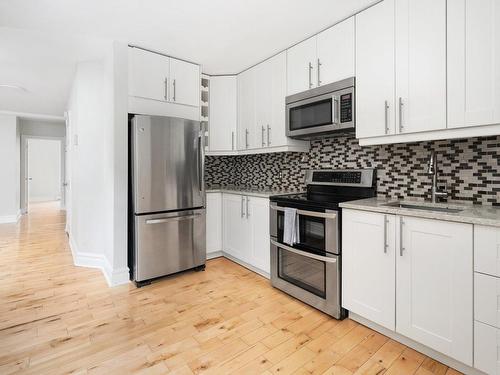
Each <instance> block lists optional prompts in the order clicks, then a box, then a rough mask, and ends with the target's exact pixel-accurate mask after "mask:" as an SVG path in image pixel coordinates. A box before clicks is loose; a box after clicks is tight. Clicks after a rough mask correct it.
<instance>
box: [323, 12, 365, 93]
mask: <svg viewBox="0 0 500 375" xmlns="http://www.w3.org/2000/svg"><path fill="white" fill-rule="evenodd" d="M354 30H355V27H354V17H350V18H348V19H346V20H345V21H342V22H340V23H338V24H336V25H335V26H333V27H330V28H329V29H327V30H325V31H323V32H321V33H319V34H318V37H317V38H318V41H317V48H318V56H317V61H316V77H315V78H316V86H321V85H324V84H327V83H331V82H336V81H340V80H341V79H345V78H349V77H354V65H355V63H354V56H355V52H354V50H355V49H354V39H355V38H354Z"/></svg>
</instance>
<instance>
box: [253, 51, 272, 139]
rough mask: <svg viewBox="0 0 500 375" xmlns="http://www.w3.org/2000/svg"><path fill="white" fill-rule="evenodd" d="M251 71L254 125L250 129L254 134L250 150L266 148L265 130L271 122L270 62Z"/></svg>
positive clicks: (261, 64)
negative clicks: (253, 88) (253, 86)
mask: <svg viewBox="0 0 500 375" xmlns="http://www.w3.org/2000/svg"><path fill="white" fill-rule="evenodd" d="M253 69H254V70H255V76H254V78H255V91H254V95H255V124H254V126H253V127H252V129H251V132H252V133H253V134H254V136H253V137H252V141H253V144H252V148H264V147H266V146H267V140H266V135H267V134H266V133H267V129H268V128H269V127H270V126H271V121H272V119H271V110H272V99H273V95H272V92H271V85H272V80H273V75H272V74H273V71H272V64H271V63H270V60H266V61H264V62H262V63H260V64H258V65H257V66H255V67H254V68H253Z"/></svg>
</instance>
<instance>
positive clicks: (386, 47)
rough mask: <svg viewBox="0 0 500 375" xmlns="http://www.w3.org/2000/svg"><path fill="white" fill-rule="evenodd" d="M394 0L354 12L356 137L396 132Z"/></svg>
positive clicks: (386, 0)
mask: <svg viewBox="0 0 500 375" xmlns="http://www.w3.org/2000/svg"><path fill="white" fill-rule="evenodd" d="M395 124H396V105H395V99H394V0H385V1H382V2H380V3H378V4H377V5H374V6H372V7H371V8H368V9H366V10H365V11H363V12H361V13H359V14H357V15H356V138H365V137H376V136H383V135H386V134H394V133H395V132H396V126H395Z"/></svg>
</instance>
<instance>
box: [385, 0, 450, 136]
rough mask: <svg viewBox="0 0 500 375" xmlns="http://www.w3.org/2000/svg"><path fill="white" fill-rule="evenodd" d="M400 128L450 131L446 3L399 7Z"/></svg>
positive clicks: (413, 2)
mask: <svg viewBox="0 0 500 375" xmlns="http://www.w3.org/2000/svg"><path fill="white" fill-rule="evenodd" d="M395 17H396V22H395V30H396V32H395V43H396V47H395V50H396V99H397V105H398V107H400V108H398V110H397V111H396V113H397V114H399V113H401V116H399V115H398V116H397V120H398V124H397V129H398V132H400V133H412V132H419V131H427V130H438V129H444V128H446V0H398V1H396V6H395Z"/></svg>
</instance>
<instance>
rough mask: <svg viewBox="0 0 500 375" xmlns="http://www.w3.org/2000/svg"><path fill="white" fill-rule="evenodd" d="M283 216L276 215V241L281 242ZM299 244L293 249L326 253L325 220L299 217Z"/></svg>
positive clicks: (283, 224)
mask: <svg viewBox="0 0 500 375" xmlns="http://www.w3.org/2000/svg"><path fill="white" fill-rule="evenodd" d="M284 226H285V214H284V213H283V212H279V213H278V241H280V242H283V231H284ZM299 229H300V242H299V243H298V244H296V245H295V246H294V247H297V248H299V249H302V250H311V251H315V252H318V253H320V254H321V253H323V252H324V251H326V234H325V219H323V218H320V217H315V216H307V215H299Z"/></svg>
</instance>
